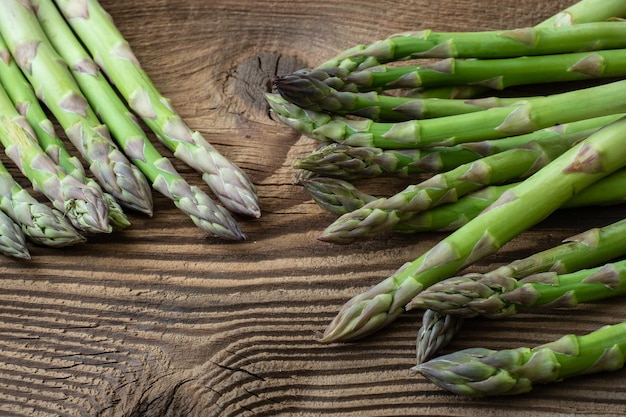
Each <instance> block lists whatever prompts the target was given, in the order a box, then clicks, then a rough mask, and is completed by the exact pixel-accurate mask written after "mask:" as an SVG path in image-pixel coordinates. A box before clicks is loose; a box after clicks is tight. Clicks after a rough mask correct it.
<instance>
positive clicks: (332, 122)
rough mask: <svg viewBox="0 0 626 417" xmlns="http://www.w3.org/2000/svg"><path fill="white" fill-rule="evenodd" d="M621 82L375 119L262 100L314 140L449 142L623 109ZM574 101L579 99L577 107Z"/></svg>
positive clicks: (625, 86) (625, 83)
mask: <svg viewBox="0 0 626 417" xmlns="http://www.w3.org/2000/svg"><path fill="white" fill-rule="evenodd" d="M625 90H626V80H620V81H615V82H612V83H608V84H604V85H600V86H595V87H589V88H584V89H581V90H575V91H568V92H565V93H559V94H553V95H549V96H545V97H542V98H537V99H533V100H532V101H528V102H526V101H524V100H521V101H520V102H519V104H516V105H511V106H507V107H496V108H491V109H487V110H482V111H479V112H473V113H467V114H459V115H455V116H447V117H438V118H434V119H425V120H411V121H406V122H398V123H381V122H374V121H372V120H368V119H365V120H352V119H347V118H345V117H342V116H336V115H329V114H326V113H322V112H315V111H311V110H305V109H302V108H301V107H298V106H296V105H295V104H293V103H290V102H288V101H286V100H284V99H282V97H280V96H277V95H267V96H266V97H267V101H268V103H269V105H270V107H271V108H272V110H273V111H274V112H275V113H276V115H277V117H278V118H279V119H280V120H281V121H283V122H284V123H285V124H287V125H288V126H291V127H292V128H294V129H296V130H297V131H299V132H301V133H303V134H305V135H307V136H309V137H311V138H314V139H317V140H320V141H324V142H340V143H344V144H346V145H351V146H373V147H379V148H384V149H415V148H422V147H432V146H451V145H454V144H458V143H467V142H478V141H483V140H488V139H497V138H505V137H508V136H515V135H520V134H526V133H531V132H534V131H536V130H539V129H544V128H547V127H550V126H554V125H556V124H563V123H569V122H575V121H580V120H586V119H592V118H595V117H600V116H608V115H612V114H619V113H624V112H626V94H622V93H623V91H625ZM580 103H585V105H584V106H581V105H580Z"/></svg>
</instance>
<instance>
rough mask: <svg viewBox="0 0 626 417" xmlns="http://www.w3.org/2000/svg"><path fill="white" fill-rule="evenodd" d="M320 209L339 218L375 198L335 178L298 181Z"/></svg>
mask: <svg viewBox="0 0 626 417" xmlns="http://www.w3.org/2000/svg"><path fill="white" fill-rule="evenodd" d="M298 183H299V184H300V185H302V186H303V187H304V188H305V189H306V190H307V191H308V192H309V194H310V195H311V197H312V198H313V201H315V202H316V203H317V204H318V205H319V206H320V207H322V208H323V209H324V210H326V211H328V212H329V213H332V214H335V215H338V216H341V215H343V214H346V213H349V212H351V211H353V210H356V209H359V208H361V207H363V206H364V205H365V204H367V202H370V201H374V200H376V197H374V196H371V195H369V194H366V193H364V192H361V191H359V190H358V189H357V188H356V187H355V186H354V185H352V183H350V182H347V181H344V180H339V179H336V178H325V177H310V178H302V179H300V180H299V181H298Z"/></svg>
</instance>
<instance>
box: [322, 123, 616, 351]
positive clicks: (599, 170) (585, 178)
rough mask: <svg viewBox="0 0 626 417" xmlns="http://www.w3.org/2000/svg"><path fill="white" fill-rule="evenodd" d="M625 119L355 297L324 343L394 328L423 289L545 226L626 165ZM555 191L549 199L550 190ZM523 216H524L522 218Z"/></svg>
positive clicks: (529, 179) (332, 324)
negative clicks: (583, 192)
mask: <svg viewBox="0 0 626 417" xmlns="http://www.w3.org/2000/svg"><path fill="white" fill-rule="evenodd" d="M625 127H626V119H620V120H619V121H617V122H615V123H612V124H610V125H608V126H606V127H604V128H602V129H600V130H599V131H598V132H596V133H594V134H593V135H591V136H589V138H587V139H585V140H584V141H581V142H580V143H578V144H577V145H576V146H574V147H572V148H571V149H569V150H568V151H566V152H565V153H564V154H563V155H561V156H560V157H558V158H557V159H556V160H554V161H552V162H551V163H549V164H548V165H546V166H545V167H544V168H542V169H540V170H539V171H538V172H537V173H535V174H534V175H532V176H531V177H529V178H528V179H526V180H524V181H523V182H522V183H520V184H519V185H517V186H516V187H514V188H512V189H510V190H508V191H507V192H506V193H504V194H503V195H502V196H501V197H500V198H499V199H498V200H497V201H496V202H494V203H493V204H492V205H491V206H490V207H489V208H488V209H487V210H485V211H484V212H483V213H481V215H479V216H478V217H476V218H475V219H473V220H471V221H470V222H468V223H467V224H466V225H464V226H463V227H461V228H460V229H458V230H456V231H455V232H453V233H451V234H450V235H448V236H447V237H445V238H444V239H442V240H441V241H440V242H439V243H438V244H437V245H435V246H434V247H432V248H431V249H430V250H428V251H426V252H425V253H423V254H422V255H421V256H419V257H418V258H417V259H415V260H413V261H411V262H407V263H406V264H405V265H404V266H403V267H401V268H400V269H399V270H398V271H396V272H395V273H394V274H392V275H391V276H390V277H388V278H386V279H385V280H383V281H382V282H381V283H379V284H377V285H376V286H374V287H373V288H371V289H369V290H366V291H365V292H363V293H362V294H359V295H356V296H354V297H353V298H352V299H351V300H349V301H348V302H347V303H346V304H345V305H344V306H343V307H342V308H341V310H340V312H339V313H338V315H337V316H336V317H335V318H334V319H333V320H332V321H331V323H330V324H329V326H328V327H327V329H326V331H325V332H324V335H323V336H322V338H321V341H322V342H325V343H328V342H333V341H341V340H348V339H354V338H357V337H362V336H365V335H368V334H371V333H373V332H375V331H376V330H378V329H380V328H382V327H384V326H386V325H387V324H389V323H391V322H393V321H394V320H395V319H396V318H397V317H398V316H399V315H400V314H401V313H402V311H403V310H404V306H405V305H406V304H407V303H408V302H409V301H410V300H411V299H413V298H414V297H415V296H416V295H417V294H419V293H420V292H421V291H422V290H423V289H424V288H427V287H429V286H431V285H433V284H434V283H436V282H438V281H441V280H443V279H446V278H449V277H451V276H453V275H455V274H456V273H457V272H458V271H460V270H462V269H464V268H465V267H467V266H469V265H471V264H473V263H474V262H476V261H478V260H479V259H482V258H483V257H485V256H487V255H490V254H492V253H494V252H496V251H498V249H499V248H500V247H501V246H502V245H504V244H505V243H506V242H508V241H510V240H511V239H513V238H515V237H516V236H517V235H519V234H520V233H522V232H524V231H525V230H526V229H528V228H529V227H531V226H532V225H534V224H536V223H538V222H539V221H541V220H543V219H544V218H545V217H547V216H548V215H549V214H551V213H552V212H554V211H555V210H556V209H558V208H559V207H560V206H561V205H562V204H563V203H565V202H566V201H567V200H568V199H569V198H571V197H572V196H573V195H575V194H577V193H578V192H579V191H580V190H582V189H584V188H586V187H588V186H589V185H591V184H593V183H594V182H597V181H598V180H599V179H600V178H602V177H604V176H606V175H608V174H610V173H611V172H613V171H616V170H617V169H619V168H622V167H623V166H625V165H626V149H622V148H623V147H621V146H619V143H620V141H621V140H623V135H624V133H623V129H624V128H625ZM546 189H550V190H551V193H550V198H545V197H546V196H545V190H546ZM520 213H524V215H523V216H521V215H520Z"/></svg>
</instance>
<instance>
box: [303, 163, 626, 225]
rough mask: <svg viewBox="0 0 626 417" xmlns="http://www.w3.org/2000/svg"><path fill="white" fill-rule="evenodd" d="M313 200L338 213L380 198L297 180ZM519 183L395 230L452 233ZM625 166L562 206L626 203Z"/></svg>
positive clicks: (419, 216)
mask: <svg viewBox="0 0 626 417" xmlns="http://www.w3.org/2000/svg"><path fill="white" fill-rule="evenodd" d="M298 183H299V184H300V185H302V186H303V187H304V188H305V189H306V190H307V191H308V192H309V193H310V194H311V197H312V199H313V200H314V201H315V202H316V203H317V204H318V205H319V206H320V207H321V208H323V209H324V210H326V211H328V212H329V213H332V214H334V215H336V216H341V215H344V214H346V213H349V212H352V211H354V210H357V209H359V208H361V207H363V206H364V205H366V204H368V203H369V202H371V201H374V200H377V197H375V196H373V195H370V194H367V193H364V192H362V191H360V190H359V189H357V188H356V187H355V186H354V184H352V183H350V182H348V181H345V180H341V179H337V178H328V177H319V176H312V177H308V178H303V179H301V180H299V181H298ZM517 184H518V183H508V184H503V185H490V186H487V187H484V188H481V189H480V190H478V191H474V192H472V193H469V194H467V195H465V196H462V197H461V198H459V199H458V200H457V201H456V202H454V203H449V204H443V205H439V206H435V207H433V208H431V209H428V210H425V211H422V212H417V213H414V214H413V215H411V216H407V217H405V218H403V219H402V221H401V222H398V223H397V224H396V225H394V226H393V231H394V232H399V233H419V232H433V231H438V232H450V231H454V230H456V229H458V228H459V227H461V226H463V225H464V224H465V223H467V222H468V221H470V220H471V219H473V218H475V217H476V216H478V215H479V214H480V213H481V212H482V211H483V210H485V209H486V208H487V207H489V205H491V204H492V203H493V202H494V201H496V200H497V199H498V198H499V197H500V196H501V195H502V194H503V193H504V192H505V191H506V190H508V189H509V188H512V187H515V186H516V185H517ZM624 184H626V169H620V170H618V171H616V172H614V173H612V174H610V175H608V176H606V177H604V178H602V179H601V180H599V181H598V182H596V183H594V184H591V185H590V186H589V187H587V188H585V189H584V190H581V191H580V193H578V194H576V195H575V196H573V197H572V198H570V199H569V200H567V201H566V202H565V203H564V204H563V205H562V206H561V208H563V209H567V208H576V207H590V206H608V205H615V204H622V203H624V202H626V187H624Z"/></svg>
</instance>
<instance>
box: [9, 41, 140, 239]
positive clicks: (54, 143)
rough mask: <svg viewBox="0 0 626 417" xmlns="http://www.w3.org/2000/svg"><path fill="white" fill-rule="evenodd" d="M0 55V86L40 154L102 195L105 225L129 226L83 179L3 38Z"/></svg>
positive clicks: (112, 204)
mask: <svg viewBox="0 0 626 417" xmlns="http://www.w3.org/2000/svg"><path fill="white" fill-rule="evenodd" d="M0 56H1V57H3V59H0V84H2V86H3V87H4V89H5V91H6V92H7V94H8V95H9V97H10V98H11V100H12V101H13V104H14V105H15V107H16V108H17V110H18V111H19V112H20V113H21V114H22V115H23V116H25V117H26V119H27V120H28V122H29V123H30V125H31V127H32V128H33V130H34V132H35V135H36V136H37V140H38V141H39V145H40V146H41V147H42V149H43V150H44V152H46V154H48V156H49V157H50V158H52V160H53V161H54V162H55V163H56V164H58V165H59V166H60V167H61V168H63V169H64V170H65V171H66V172H67V173H69V174H70V175H72V176H73V177H75V178H76V179H77V180H79V181H81V182H83V183H85V184H86V185H88V186H90V187H93V188H95V189H96V190H97V191H99V192H100V193H101V194H102V198H103V200H104V202H105V204H106V205H107V206H108V213H109V214H108V216H109V224H110V225H111V226H112V228H113V230H122V229H125V228H127V227H128V226H130V221H129V220H128V217H126V214H125V213H124V211H123V210H122V207H121V206H120V205H119V203H118V202H117V201H116V200H115V198H114V197H113V196H112V195H111V194H109V193H106V192H104V191H103V190H102V188H101V187H100V184H98V183H97V181H94V180H93V179H91V178H89V177H87V176H86V175H85V170H84V168H83V165H82V163H81V161H80V160H79V159H78V158H76V157H75V156H72V155H70V153H69V152H68V151H67V149H66V148H65V145H64V144H63V142H62V141H61V139H60V138H59V137H58V136H57V134H56V131H55V128H54V125H53V124H52V121H50V119H49V118H48V116H47V115H46V113H45V111H44V110H43V108H42V107H41V105H40V104H39V100H38V99H37V96H36V95H35V93H34V91H33V90H32V87H31V86H30V84H29V83H28V81H27V80H26V78H25V77H24V75H23V74H22V72H21V70H20V69H19V67H18V66H17V64H16V63H15V61H14V60H13V59H12V58H11V56H10V53H9V50H8V48H7V46H6V44H5V42H4V39H2V38H1V37H0Z"/></svg>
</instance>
